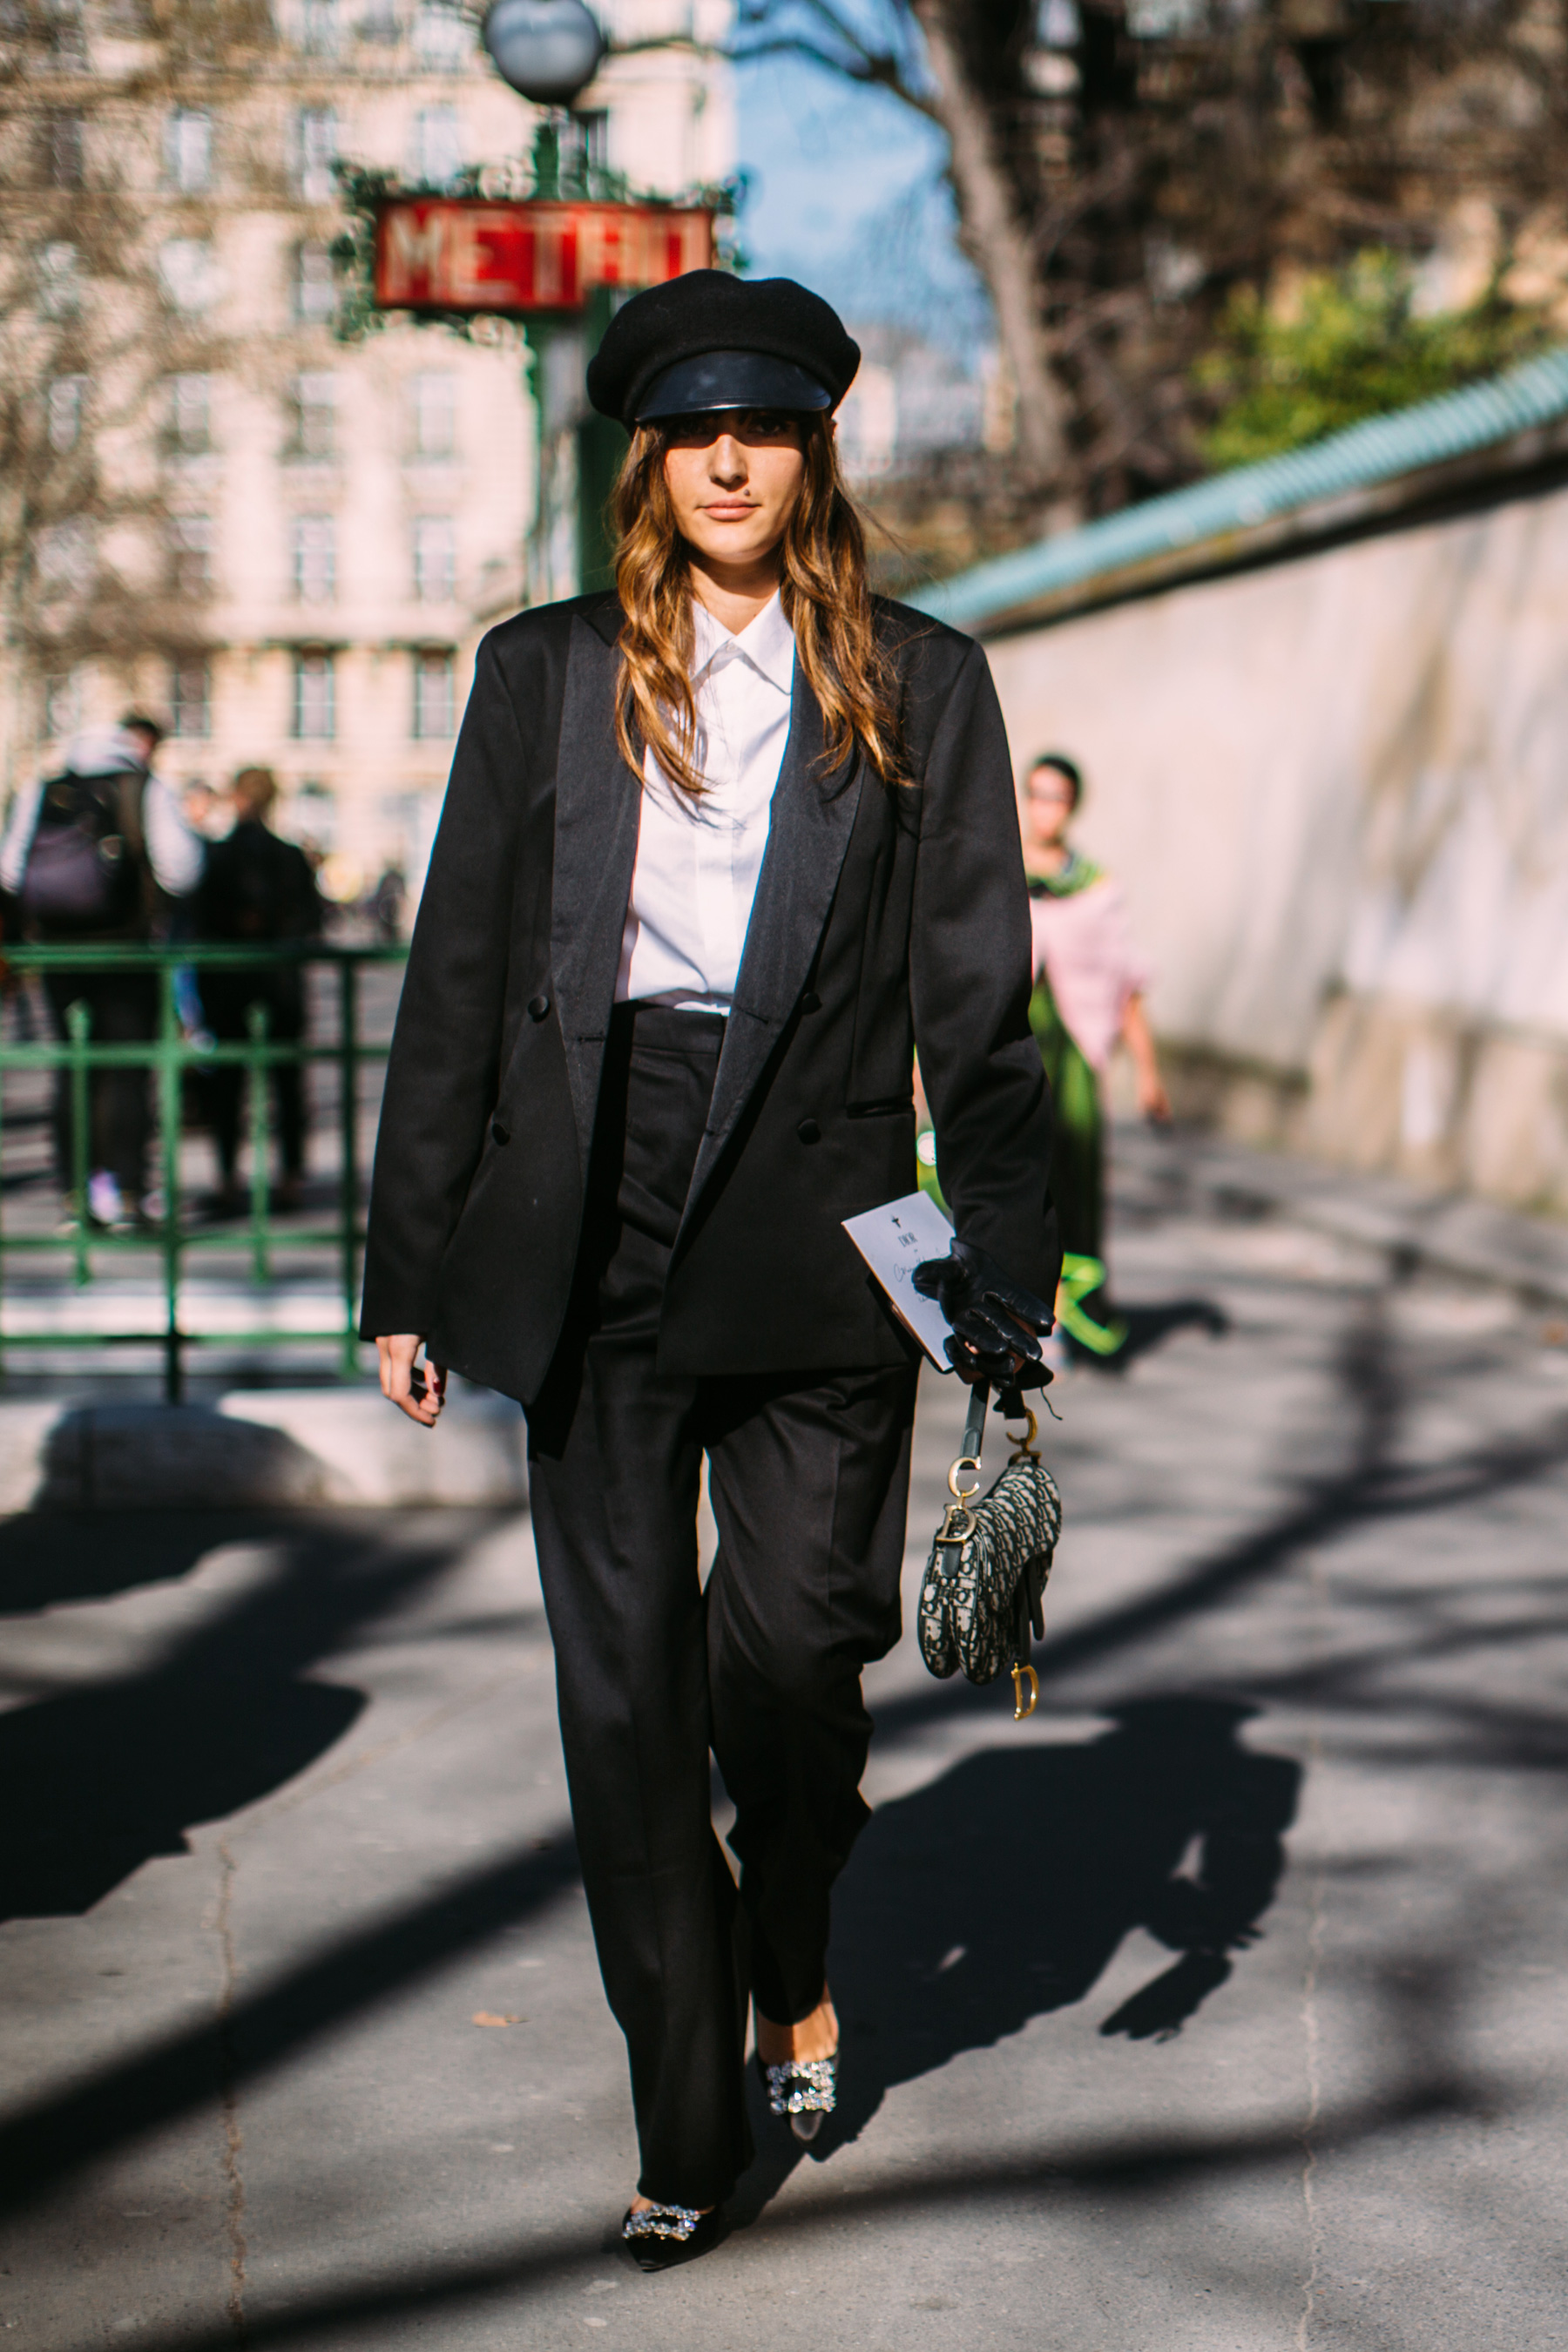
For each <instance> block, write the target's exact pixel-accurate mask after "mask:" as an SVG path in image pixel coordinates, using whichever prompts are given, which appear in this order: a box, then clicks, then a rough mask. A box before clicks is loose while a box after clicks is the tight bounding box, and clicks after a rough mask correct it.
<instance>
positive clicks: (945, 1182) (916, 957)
mask: <svg viewBox="0 0 1568 2352" xmlns="http://www.w3.org/2000/svg"><path fill="white" fill-rule="evenodd" d="M1029 959H1030V931H1029V897H1028V888H1027V886H1026V882H1025V879H1024V857H1023V850H1022V846H1021V844H1020V839H1019V833H1018V813H1017V807H1016V802H1015V800H1014V795H1013V770H1012V761H1011V760H1010V758H1009V756H1008V751H1007V736H1006V730H1005V728H1004V726H1003V723H1002V712H1001V709H1000V707H999V705H998V703H997V700H996V690H995V688H994V686H993V685H992V682H991V672H990V669H989V667H988V666H987V664H986V660H985V656H984V653H983V652H982V651H981V649H980V647H979V646H974V645H972V646H970V647H969V650H968V653H967V655H966V656H965V658H964V660H963V664H962V666H961V667H960V668H959V671H958V674H957V676H956V677H955V678H954V681H953V684H952V689H951V692H950V694H949V697H948V699H947V702H946V705H945V708H944V709H943V710H942V715H941V717H940V719H939V720H938V722H937V726H936V730H935V733H934V736H933V738H932V742H931V752H930V755H929V757H928V760H927V762H926V771H925V779H924V793H923V796H922V813H921V836H920V849H919V855H918V857H917V861H916V867H915V885H914V898H913V906H912V920H911V926H910V998H911V1003H912V1006H913V1012H914V1024H915V1044H916V1048H917V1051H918V1052H919V1055H920V1064H921V1081H922V1083H923V1085H924V1087H925V1094H926V1100H927V1101H928V1103H929V1104H930V1106H931V1122H932V1125H933V1126H934V1128H935V1129H936V1150H937V1165H938V1168H939V1170H940V1171H941V1176H942V1192H944V1194H945V1195H946V1197H947V1201H948V1204H949V1206H950V1207H951V1208H952V1214H953V1223H954V1226H955V1228H956V1231H957V1233H958V1234H959V1236H960V1238H961V1239H963V1241H966V1242H970V1243H973V1244H974V1245H975V1247H977V1248H979V1249H983V1250H985V1251H987V1252H988V1253H989V1254H990V1255H991V1256H992V1257H994V1259H995V1260H996V1261H997V1263H998V1265H1001V1266H1003V1267H1004V1268H1005V1271H1006V1272H1007V1273H1008V1274H1010V1275H1011V1276H1013V1278H1014V1280H1015V1281H1016V1282H1022V1283H1026V1284H1027V1285H1028V1286H1029V1288H1030V1289H1031V1290H1034V1291H1036V1292H1037V1294H1038V1296H1039V1297H1041V1298H1043V1299H1045V1300H1047V1303H1048V1302H1050V1301H1051V1300H1053V1299H1054V1298H1055V1297H1056V1288H1057V1282H1058V1276H1059V1275H1060V1271H1061V1248H1060V1244H1059V1243H1058V1237H1057V1220H1056V1213H1055V1211H1054V1210H1053V1208H1052V1207H1051V1202H1050V1184H1049V1171H1050V1160H1051V1104H1050V1094H1049V1089H1048V1088H1047V1085H1046V1078H1045V1072H1044V1070H1043V1069H1042V1067H1041V1065H1040V1053H1039V1047H1038V1046H1037V1044H1036V1042H1035V1039H1034V1035H1033V1033H1032V1032H1031V1030H1030V1027H1029V979H1030V974H1029Z"/></svg>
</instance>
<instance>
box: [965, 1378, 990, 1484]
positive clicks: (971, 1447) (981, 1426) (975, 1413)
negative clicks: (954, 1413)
mask: <svg viewBox="0 0 1568 2352" xmlns="http://www.w3.org/2000/svg"><path fill="white" fill-rule="evenodd" d="M990 1402H991V1383H990V1382H989V1381H975V1383H974V1386H973V1388H972V1389H971V1390H970V1391H969V1418H968V1420H967V1421H966V1422H965V1423H964V1424H963V1459H964V1460H965V1461H966V1462H973V1465H974V1466H975V1468H976V1469H977V1470H978V1469H979V1467H980V1449H981V1447H982V1446H983V1445H984V1442H985V1408H986V1406H987V1405H988V1404H989V1403H990Z"/></svg>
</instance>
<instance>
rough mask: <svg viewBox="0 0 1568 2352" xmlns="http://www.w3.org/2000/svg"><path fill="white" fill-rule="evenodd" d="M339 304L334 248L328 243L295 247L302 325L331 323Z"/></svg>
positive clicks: (298, 310) (296, 306)
mask: <svg viewBox="0 0 1568 2352" xmlns="http://www.w3.org/2000/svg"><path fill="white" fill-rule="evenodd" d="M337 307H338V282H337V278H336V277H335V276H334V274H333V270H332V251H331V246H327V245H297V246H296V247H295V248H294V316H295V318H296V319H297V320H299V321H300V325H301V326H302V327H320V326H324V325H327V324H329V323H330V322H331V320H332V319H333V318H334V317H335V315H336V313H337Z"/></svg>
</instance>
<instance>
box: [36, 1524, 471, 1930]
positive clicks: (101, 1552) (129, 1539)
mask: <svg viewBox="0 0 1568 2352" xmlns="http://www.w3.org/2000/svg"><path fill="white" fill-rule="evenodd" d="M126 1520H129V1521H130V1522H131V1525H130V1527H129V1528H127V1526H126ZM40 1532H43V1533H45V1534H46V1535H47V1541H48V1544H49V1546H50V1548H51V1550H52V1557H53V1578H54V1589H53V1594H52V1596H51V1597H53V1598H55V1599H57V1600H58V1599H59V1598H62V1597H65V1596H66V1595H73V1596H86V1595H89V1594H90V1595H96V1594H101V1593H104V1592H106V1591H116V1590H124V1589H125V1588H126V1586H127V1584H128V1583H129V1582H131V1581H132V1580H142V1578H146V1579H148V1580H152V1579H153V1577H156V1578H157V1579H158V1580H173V1579H177V1578H181V1577H184V1576H185V1575H187V1574H188V1573H189V1572H190V1571H191V1570H193V1569H194V1568H195V1566H196V1565H197V1564H198V1563H199V1561H200V1560H201V1559H202V1558H203V1557H204V1556H205V1553H206V1552H207V1551H208V1550H210V1549H212V1548H213V1545H214V1543H215V1542H216V1541H224V1542H226V1543H228V1544H233V1543H234V1542H235V1541H236V1540H237V1539H238V1538H250V1539H251V1540H252V1541H254V1540H256V1538H258V1537H259V1536H261V1535H262V1534H263V1533H268V1534H270V1536H271V1537H272V1538H273V1540H272V1541H271V1542H270V1543H269V1544H268V1545H267V1546H266V1549H265V1553H264V1555H263V1557H262V1558H261V1559H259V1560H258V1563H257V1567H256V1572H255V1574H254V1575H253V1576H247V1579H246V1580H245V1582H244V1584H243V1586H242V1589H241V1590H240V1591H238V1592H237V1594H235V1595H234V1596H232V1597H226V1598H224V1599H223V1600H221V1601H216V1604H215V1606H214V1607H213V1608H212V1610H211V1611H210V1612H203V1613H202V1614H201V1615H200V1616H199V1617H198V1619H197V1620H196V1622H195V1623H194V1624H193V1625H192V1626H191V1627H190V1628H189V1629H188V1630H187V1631H186V1632H185V1633H184V1634H183V1635H182V1637H181V1638H179V1639H177V1640H176V1641H175V1642H174V1644H173V1645H172V1646H171V1647H169V1648H167V1649H165V1650H164V1652H163V1654H162V1655H161V1656H159V1657H158V1658H157V1659H156V1660H155V1661H154V1662H153V1664H150V1665H148V1666H145V1667H142V1668H140V1669H138V1670H136V1671H133V1672H132V1673H128V1674H121V1675H105V1676H102V1677H100V1678H99V1679H97V1680H94V1681H91V1682H89V1683H88V1684H86V1685H82V1686H79V1687H76V1688H73V1689H69V1690H65V1691H61V1692H58V1693H57V1694H55V1695H53V1696H47V1697H43V1698H40V1699H37V1700H36V1701H35V1702H33V1703H32V1704H31V1705H24V1706H15V1707H12V1708H9V1709H7V1710H6V1711H5V1712H4V1713H0V1788H4V1789H5V1790H7V1791H8V1792H9V1794H10V1796H11V1800H12V1801H11V1802H9V1803H8V1804H7V1805H5V1807H4V1808H0V1919H5V1918H16V1917H26V1918H52V1917H59V1916H69V1915H75V1914H79V1913H81V1912H84V1911H87V1910H89V1909H90V1908H91V1906H93V1905H94V1904H95V1903H97V1902H99V1901H100V1899H101V1898H102V1896H103V1895H107V1894H108V1893H109V1892H110V1889H111V1888H112V1887H114V1886H117V1885H120V1883H121V1881H122V1880H123V1879H125V1878H127V1877H129V1876H130V1874H132V1872H133V1871H134V1870H136V1869H137V1868H139V1867H140V1865H141V1864H142V1863H143V1862H146V1861H148V1860H150V1859H151V1858H153V1856H154V1855H160V1854H183V1853H186V1852H188V1850H189V1849H188V1847H187V1843H186V1838H185V1832H186V1831H187V1830H189V1829H192V1828H194V1827H195V1826H196V1825H198V1824H200V1823H203V1822H216V1821H224V1820H226V1819H227V1818H228V1817H229V1815H231V1814H233V1813H235V1812H237V1811H239V1810H240V1809H241V1808H242V1807H244V1806H246V1805H249V1804H254V1803H255V1802H256V1801H258V1799H260V1798H262V1797H264V1796H267V1795H268V1794H269V1793H270V1792H271V1791H272V1790H275V1789H278V1788H280V1787H281V1786H282V1785H283V1784H284V1783H285V1782H287V1781H289V1780H293V1779H294V1778H295V1777H296V1776H297V1775H298V1774H299V1773H300V1772H301V1771H303V1770H304V1769H305V1768H306V1767H307V1766H308V1765H310V1764H311V1763H313V1762H315V1761H316V1759H318V1758H319V1757H321V1756H322V1755H324V1754H325V1753H326V1752H327V1750H328V1749H330V1748H331V1747H332V1746H333V1745H334V1744H335V1743H336V1742H337V1741H338V1740H340V1739H342V1737H343V1735H344V1733H345V1732H346V1731H348V1729H349V1728H350V1727H351V1726H352V1725H353V1723H354V1722H355V1721H356V1719H357V1718H358V1717H359V1716H360V1715H361V1713H362V1712H363V1708H364V1706H365V1703H366V1702H365V1696H364V1694H363V1692H362V1691H359V1690H356V1689H352V1688H348V1687H345V1686H343V1685H339V1684H335V1683H331V1682H329V1681H326V1680H324V1679H322V1678H321V1676H320V1674H319V1670H318V1669H319V1662H320V1661H321V1659H323V1658H326V1657H330V1656H331V1654H332V1653H333V1651H334V1650H336V1649H338V1648H340V1647H341V1646H342V1643H344V1641H345V1640H347V1639H348V1638H349V1636H350V1635H351V1634H352V1633H353V1631H354V1629H356V1628H358V1627H363V1625H364V1624H365V1623H366V1622H367V1621H370V1620H373V1619H374V1618H376V1617H378V1616H381V1615H383V1614H384V1612H386V1611H388V1610H389V1609H391V1608H393V1607H395V1605H396V1604H398V1603H399V1602H401V1601H405V1600H407V1599H408V1598H409V1597H410V1596H411V1595H412V1594H413V1593H414V1592H416V1591H417V1590H418V1589H419V1587H420V1586H421V1585H423V1584H425V1583H426V1582H427V1581H428V1580H430V1579H431V1578H432V1577H434V1576H436V1575H438V1574H439V1573H440V1572H441V1571H442V1570H444V1569H445V1568H447V1566H448V1565H449V1564H450V1562H451V1560H452V1559H453V1557H454V1554H455V1553H456V1551H457V1550H458V1549H459V1548H460V1546H461V1544H462V1543H463V1542H464V1541H465V1540H471V1539H472V1528H471V1527H468V1528H465V1529H464V1530H463V1531H462V1532H461V1533H460V1534H459V1535H458V1537H457V1538H447V1539H446V1540H436V1541H426V1540H421V1539H420V1538H412V1539H410V1538H408V1537H407V1536H405V1535H404V1534H403V1533H402V1532H401V1530H400V1529H399V1528H398V1527H397V1524H396V1521H395V1518H390V1517H383V1515H380V1514H375V1513H370V1512H365V1513H359V1514H351V1513H344V1514H342V1515H341V1516H340V1515H336V1514H331V1513H327V1514H322V1515H319V1516H316V1517H312V1516H311V1515H309V1514H306V1513H303V1512H293V1513H280V1514H279V1515H278V1516H277V1517H275V1518H274V1519H272V1521H271V1522H270V1525H268V1522H267V1521H266V1520H264V1519H257V1518H251V1519H248V1520H247V1518H246V1517H244V1515H241V1514H227V1515H224V1516H223V1517H219V1516H218V1515H216V1514H214V1515H212V1516H210V1517H209V1515H207V1514H205V1513H201V1512H193V1513H190V1514H188V1515H187V1514H184V1513H180V1512H149V1513H147V1514H145V1515H133V1514H127V1515H125V1518H123V1519H122V1518H121V1517H114V1516H110V1515H109V1514H106V1513H104V1514H97V1515H94V1514H89V1513H83V1514H79V1515H63V1516H61V1517H49V1516H47V1515H40V1516H39V1517H37V1518H28V1519H22V1520H16V1521H12V1522H10V1523H9V1524H8V1525H6V1526H5V1527H3V1528H0V1559H4V1557H5V1552H6V1550H7V1549H9V1548H10V1547H11V1546H12V1545H14V1546H15V1547H16V1549H17V1550H18V1551H19V1553H20V1555H21V1559H20V1566H21V1570H22V1573H21V1575H20V1577H19V1579H18V1581H19V1582H20V1583H21V1584H22V1585H24V1586H25V1587H27V1586H30V1585H31V1584H32V1583H33V1580H34V1579H35V1578H36V1577H37V1576H38V1575H39V1573H40V1570H41V1566H42V1563H41V1560H40V1557H39V1554H38V1553H37V1549H35V1544H36V1538H37V1537H38V1536H39V1534H40ZM117 1537H120V1538H121V1541H117V1540H116V1538H117ZM127 1555H129V1558H128V1557H127ZM104 1557H106V1558H107V1559H108V1560H110V1561H111V1562H114V1563H115V1565H114V1566H113V1567H112V1568H110V1569H108V1570H103V1571H102V1572H100V1570H99V1568H98V1565H97V1563H98V1561H99V1559H100V1558H104Z"/></svg>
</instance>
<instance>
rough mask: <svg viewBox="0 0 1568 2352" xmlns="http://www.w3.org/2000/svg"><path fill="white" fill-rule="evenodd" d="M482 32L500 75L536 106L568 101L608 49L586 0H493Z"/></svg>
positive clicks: (586, 82)
mask: <svg viewBox="0 0 1568 2352" xmlns="http://www.w3.org/2000/svg"><path fill="white" fill-rule="evenodd" d="M479 38H480V39H481V40H482V41H483V43H484V45H485V47H486V48H487V49H488V50H489V54H490V58H491V61H492V62H493V64H494V66H495V68H496V71H497V72H498V73H499V74H500V78H501V79H502V81H504V82H509V83H510V86H511V88H512V89H515V90H516V91H517V93H518V95H519V97H521V98H527V99H531V100H532V101H533V103H534V105H536V106H570V105H571V103H572V101H573V100H574V98H575V97H577V96H578V94H579V92H581V91H582V90H584V89H586V88H587V87H588V84H589V83H590V82H591V81H592V80H593V79H594V76H595V74H596V73H597V72H598V70H599V61H600V59H601V58H603V56H604V54H605V36H604V34H603V33H602V32H601V31H600V29H599V26H598V25H597V24H596V23H595V19H594V18H593V17H592V16H590V15H589V13H588V11H587V9H586V8H585V7H584V5H583V0H491V5H490V6H489V8H487V9H486V11H485V16H484V22H483V24H482V25H481V26H480V27H479Z"/></svg>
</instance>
